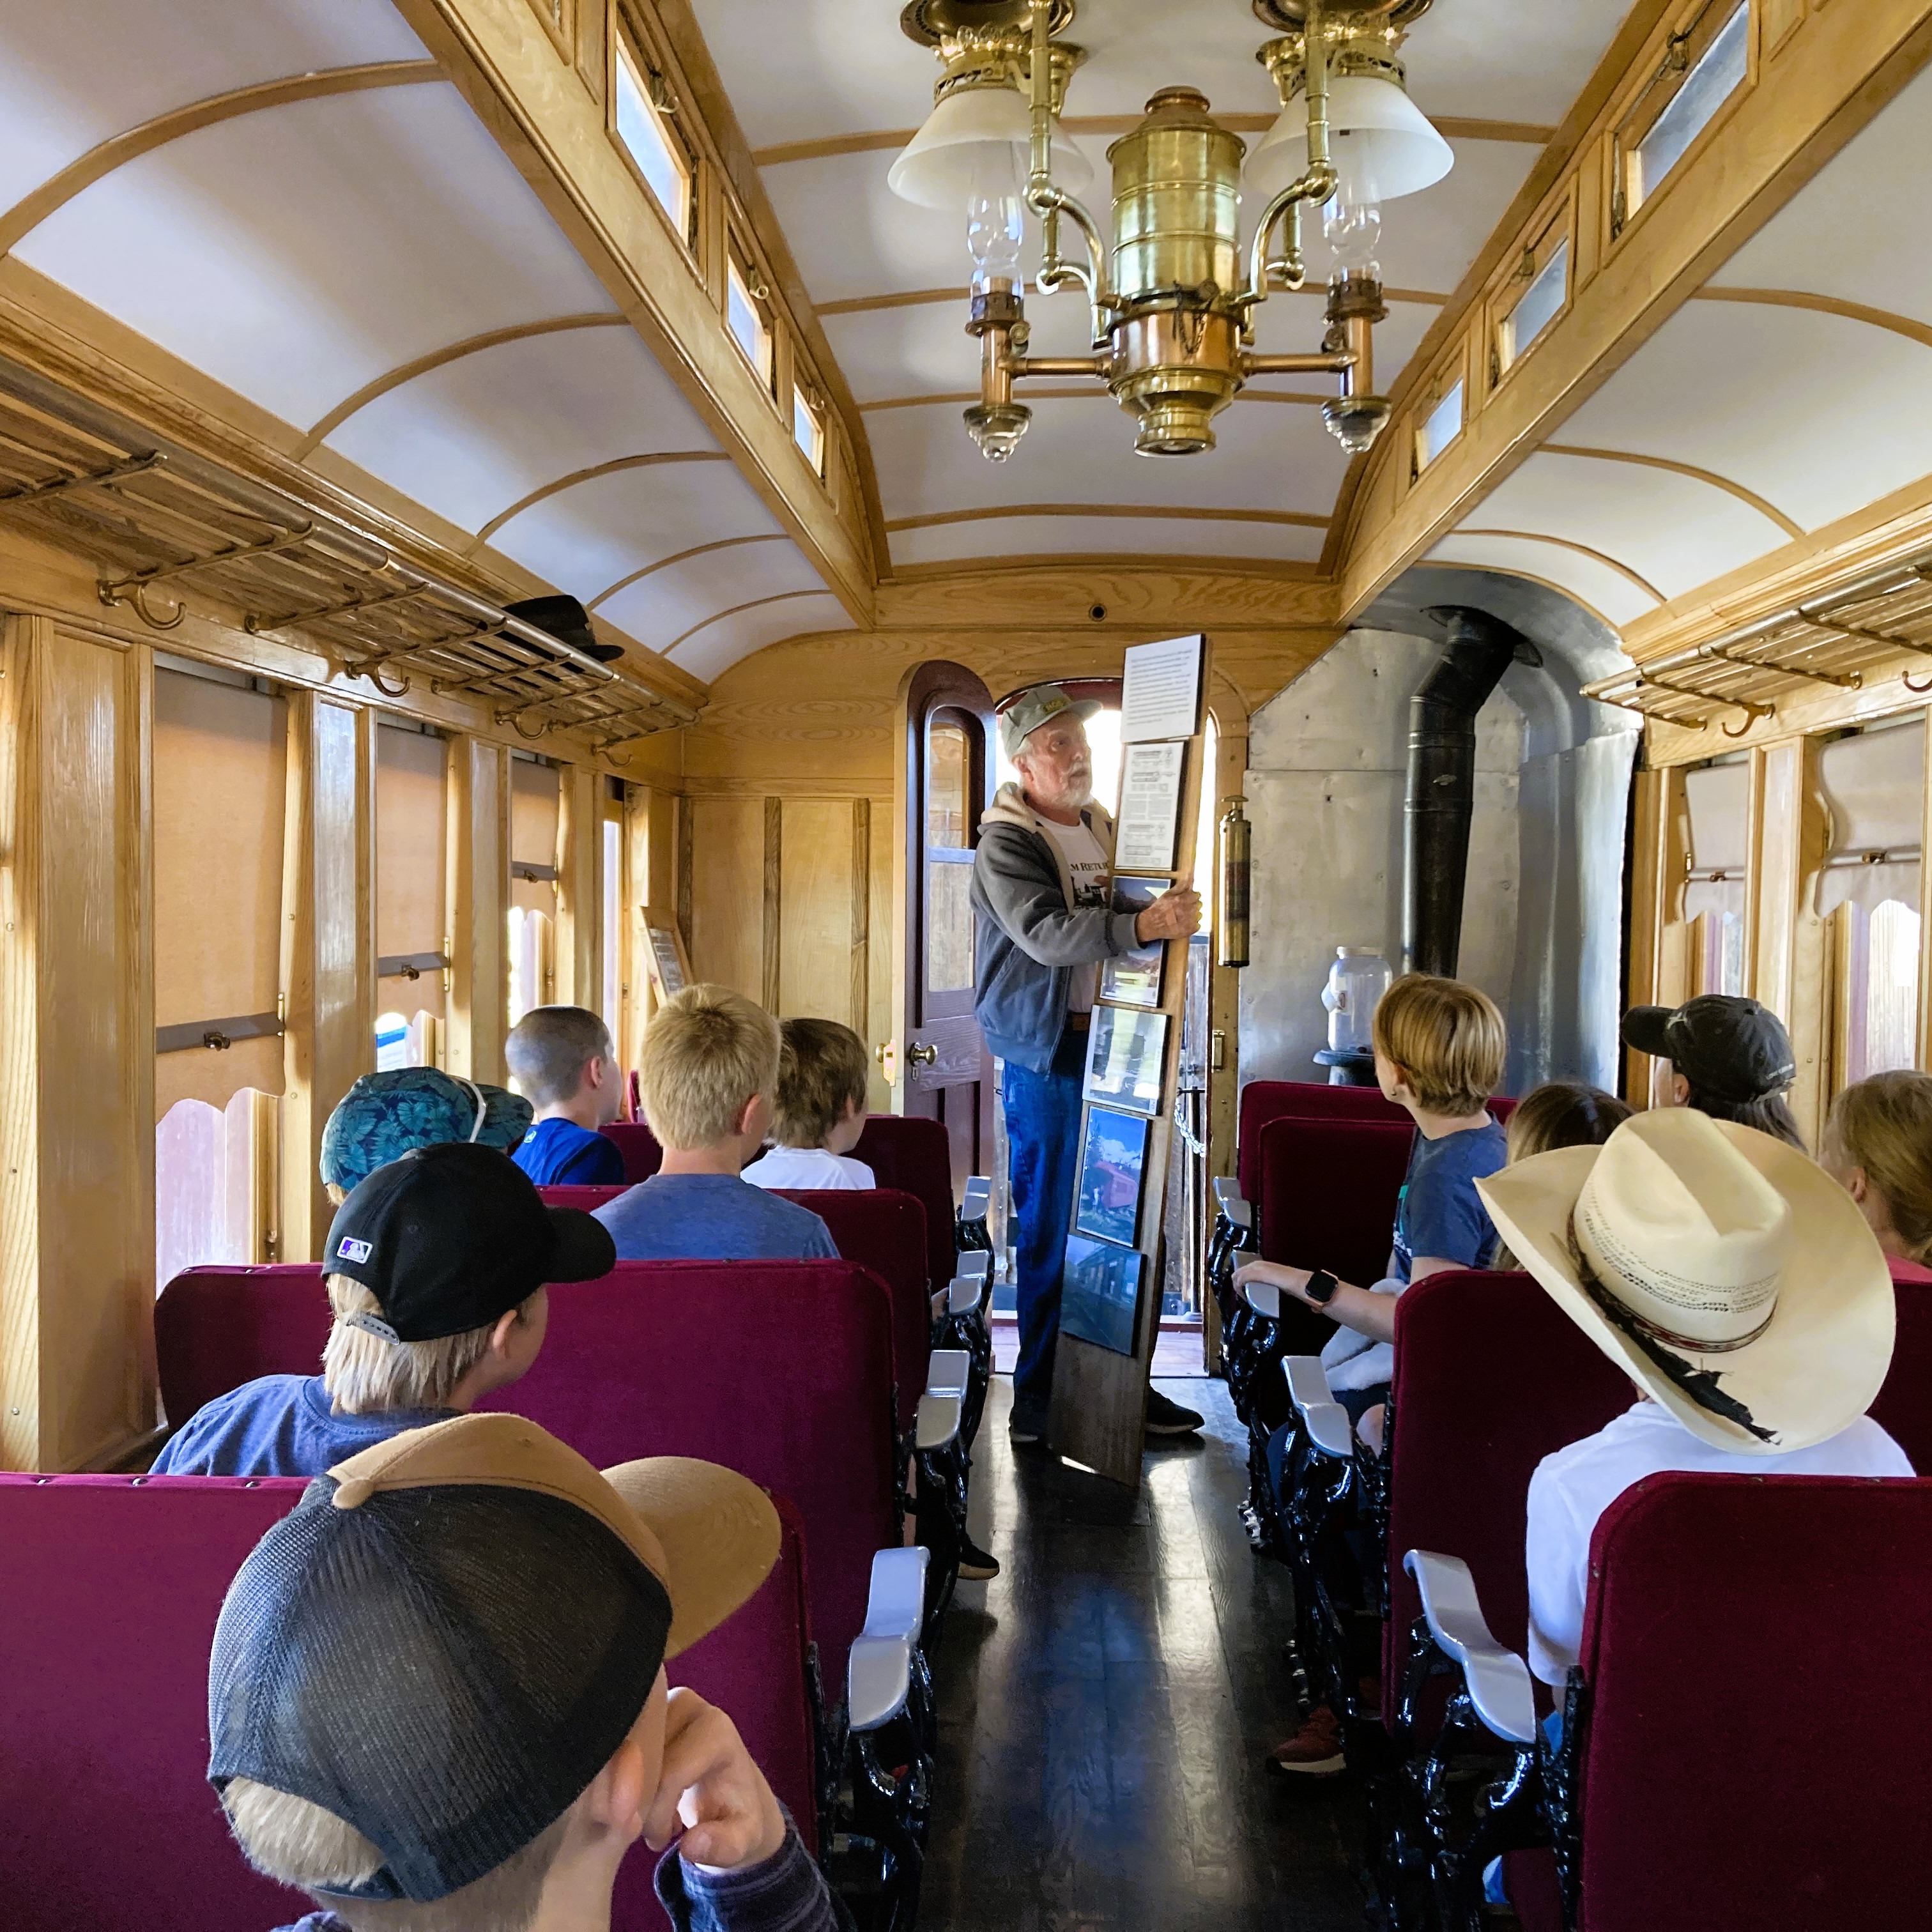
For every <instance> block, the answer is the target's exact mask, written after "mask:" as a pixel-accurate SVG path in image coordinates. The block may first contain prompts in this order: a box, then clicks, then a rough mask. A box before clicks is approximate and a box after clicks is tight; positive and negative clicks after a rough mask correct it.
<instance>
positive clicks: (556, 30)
mask: <svg viewBox="0 0 1932 1932" xmlns="http://www.w3.org/2000/svg"><path fill="white" fill-rule="evenodd" d="M529 7H530V11H531V12H532V13H534V14H535V16H536V17H537V18H538V20H539V21H541V23H542V24H543V30H544V32H545V33H547V34H548V35H549V36H550V40H551V43H552V44H553V46H555V47H556V50H557V52H559V53H560V54H561V55H562V56H563V57H564V58H565V60H567V61H572V62H574V60H575V59H576V58H577V0H529Z"/></svg>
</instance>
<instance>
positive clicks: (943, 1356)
mask: <svg viewBox="0 0 1932 1932" xmlns="http://www.w3.org/2000/svg"><path fill="white" fill-rule="evenodd" d="M972 1372H973V1358H972V1357H971V1355H968V1353H967V1352H966V1351H965V1349H934V1350H933V1352H932V1355H930V1356H929V1358H927V1361H926V1394H928V1395H964V1394H965V1393H966V1384H967V1382H968V1379H969V1378H970V1377H971V1374H972Z"/></svg>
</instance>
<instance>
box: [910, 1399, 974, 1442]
mask: <svg viewBox="0 0 1932 1932" xmlns="http://www.w3.org/2000/svg"><path fill="white" fill-rule="evenodd" d="M964 1407H965V1401H964V1399H963V1398H962V1397H960V1396H959V1395H956V1394H946V1395H938V1394H934V1393H932V1391H928V1392H927V1393H926V1394H924V1395H922V1396H921V1397H919V1413H918V1415H917V1416H916V1417H915V1418H914V1419H913V1432H912V1446H913V1448H915V1449H917V1450H919V1451H927V1450H932V1449H944V1448H946V1446H947V1445H948V1444H949V1443H951V1442H957V1441H958V1440H959V1424H960V1421H961V1411H962V1409H964Z"/></svg>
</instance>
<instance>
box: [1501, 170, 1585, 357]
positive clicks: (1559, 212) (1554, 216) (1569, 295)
mask: <svg viewBox="0 0 1932 1932" xmlns="http://www.w3.org/2000/svg"><path fill="white" fill-rule="evenodd" d="M1532 234H1533V236H1534V238H1535V239H1532V241H1530V242H1526V244H1525V245H1524V246H1523V251H1522V252H1521V253H1520V254H1519V255H1518V256H1517V258H1516V260H1514V262H1513V263H1511V265H1510V267H1509V269H1508V273H1507V274H1506V275H1503V276H1502V277H1501V278H1499V280H1498V281H1496V283H1495V284H1493V285H1492V289H1491V293H1490V299H1489V302H1488V305H1487V318H1486V320H1485V323H1484V340H1485V341H1487V343H1488V344H1489V371H1488V374H1489V383H1488V389H1487V393H1488V395H1495V394H1496V392H1497V391H1498V390H1499V389H1501V388H1502V386H1503V385H1504V384H1505V383H1507V382H1508V380H1509V379H1510V377H1511V375H1512V374H1514V372H1515V371H1517V370H1518V369H1520V368H1521V367H1522V366H1523V363H1524V362H1526V361H1527V360H1528V359H1529V357H1530V356H1532V355H1533V354H1535V352H1536V350H1537V348H1538V345H1539V344H1541V343H1543V342H1544V341H1547V339H1548V338H1549V336H1550V332H1551V331H1552V330H1553V329H1555V328H1556V326H1557V325H1558V324H1559V323H1561V322H1562V320H1563V318H1564V317H1565V316H1566V315H1568V314H1569V313H1570V310H1571V305H1572V304H1573V303H1574V302H1575V301H1576V299H1577V194H1576V190H1575V189H1574V187H1572V188H1571V190H1569V191H1568V193H1566V194H1565V196H1564V197H1563V199H1562V202H1561V203H1560V205H1559V206H1558V207H1557V208H1556V210H1555V211H1554V212H1553V213H1551V214H1549V215H1548V216H1547V217H1545V219H1544V222H1543V224H1542V226H1541V228H1540V229H1534V230H1532ZM1559 251H1568V253H1567V259H1566V263H1565V271H1564V278H1563V299H1562V302H1559V304H1558V305H1557V306H1556V311H1555V313H1554V314H1553V315H1552V316H1551V317H1550V320H1548V321H1547V322H1546V323H1544V325H1543V326H1542V328H1541V329H1539V330H1538V332H1537V333H1536V334H1535V335H1534V336H1533V337H1532V338H1531V339H1530V341H1529V342H1528V343H1527V344H1526V345H1525V346H1524V347H1522V348H1521V349H1520V350H1517V352H1516V353H1515V354H1514V356H1511V358H1510V359H1509V360H1508V362H1505V361H1504V360H1503V331H1504V329H1505V328H1506V327H1507V326H1508V324H1509V322H1510V320H1511V317H1514V315H1515V314H1516V312H1517V309H1518V308H1520V306H1521V305H1522V302H1523V297H1524V296H1526V295H1528V294H1529V292H1530V290H1532V288H1534V287H1535V286H1536V282H1537V279H1538V277H1539V276H1541V275H1542V274H1543V272H1544V270H1545V269H1547V268H1548V267H1549V266H1550V263H1552V262H1553V260H1555V259H1556V256H1557V254H1559Z"/></svg>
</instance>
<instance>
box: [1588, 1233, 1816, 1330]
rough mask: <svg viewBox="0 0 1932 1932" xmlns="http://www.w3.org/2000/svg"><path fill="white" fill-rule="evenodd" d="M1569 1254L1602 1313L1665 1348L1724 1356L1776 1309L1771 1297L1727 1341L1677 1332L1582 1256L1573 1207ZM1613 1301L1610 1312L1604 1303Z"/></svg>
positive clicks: (1763, 1325) (1762, 1325)
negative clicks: (1746, 1328) (1763, 1312)
mask: <svg viewBox="0 0 1932 1932" xmlns="http://www.w3.org/2000/svg"><path fill="white" fill-rule="evenodd" d="M1570 1253H1571V1259H1573V1260H1574V1262H1576V1264H1577V1274H1578V1275H1579V1277H1580V1279H1581V1280H1582V1281H1583V1286H1584V1287H1585V1288H1586V1289H1588V1290H1589V1294H1590V1298H1591V1299H1592V1301H1595V1303H1596V1304H1597V1305H1598V1307H1600V1308H1602V1309H1604V1312H1605V1313H1607V1314H1609V1313H1614V1316H1615V1319H1616V1320H1617V1321H1619V1322H1627V1323H1628V1325H1630V1326H1631V1328H1634V1329H1635V1330H1637V1332H1638V1334H1640V1335H1643V1336H1644V1337H1646V1338H1647V1339H1648V1340H1651V1341H1652V1342H1661V1343H1664V1346H1666V1347H1667V1348H1671V1349H1684V1350H1685V1351H1686V1352H1688V1353H1689V1354H1691V1355H1731V1354H1733V1353H1734V1352H1736V1350H1738V1349H1748V1348H1749V1347H1750V1346H1751V1344H1752V1343H1754V1342H1755V1341H1757V1340H1759V1338H1760V1337H1761V1336H1763V1334H1764V1332H1765V1331H1766V1329H1767V1328H1769V1327H1770V1326H1771V1324H1772V1316H1775V1315H1776V1314H1777V1313H1778V1303H1777V1301H1776V1298H1775V1297H1774V1298H1773V1299H1772V1306H1771V1314H1769V1315H1767V1316H1766V1317H1765V1318H1764V1319H1763V1321H1762V1322H1760V1323H1759V1324H1758V1325H1757V1327H1756V1328H1754V1329H1752V1330H1751V1332H1750V1334H1747V1335H1739V1336H1736V1337H1733V1339H1732V1340H1730V1341H1727V1342H1714V1341H1712V1340H1709V1339H1708V1338H1707V1337H1704V1336H1702V1335H1680V1334H1678V1333H1677V1332H1676V1330H1674V1329H1670V1328H1665V1327H1664V1324H1663V1323H1662V1322H1653V1321H1652V1320H1651V1319H1650V1318H1649V1316H1646V1315H1640V1313H1638V1312H1637V1310H1635V1309H1634V1308H1633V1307H1631V1305H1630V1304H1629V1303H1628V1301H1625V1299H1624V1298H1623V1297H1622V1295H1619V1294H1618V1292H1616V1289H1613V1288H1612V1287H1611V1286H1610V1285H1609V1284H1608V1283H1607V1282H1605V1281H1604V1280H1603V1279H1602V1277H1601V1276H1599V1275H1598V1273H1597V1271H1596V1270H1595V1269H1594V1268H1592V1267H1591V1265H1590V1264H1589V1262H1588V1261H1586V1259H1584V1256H1583V1243H1582V1242H1580V1241H1579V1240H1578V1239H1577V1217H1576V1214H1575V1213H1574V1211H1572V1213H1571V1217H1570ZM1613 1302H1614V1303H1615V1304H1616V1307H1615V1310H1614V1311H1613V1310H1611V1309H1610V1307H1608V1305H1607V1304H1610V1303H1613Z"/></svg>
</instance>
